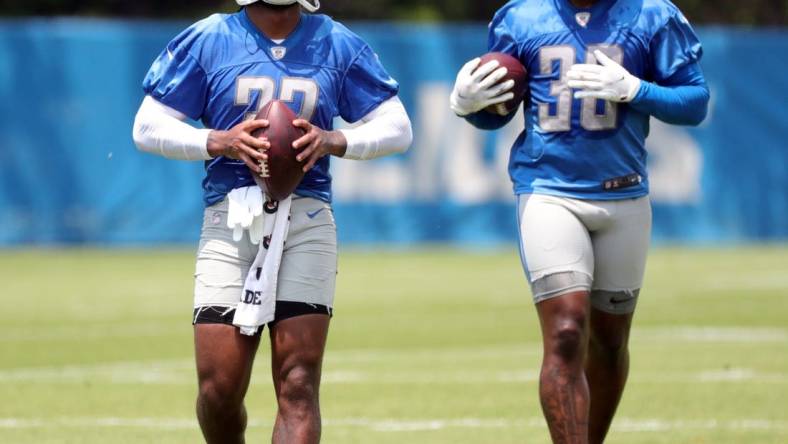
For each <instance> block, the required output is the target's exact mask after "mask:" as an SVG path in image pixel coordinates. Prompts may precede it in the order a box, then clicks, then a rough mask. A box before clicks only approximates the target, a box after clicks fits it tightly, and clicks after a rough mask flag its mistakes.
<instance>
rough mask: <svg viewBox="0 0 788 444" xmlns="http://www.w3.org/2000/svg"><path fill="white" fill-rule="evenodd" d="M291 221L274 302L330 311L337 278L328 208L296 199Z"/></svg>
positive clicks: (303, 199)
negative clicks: (316, 306) (319, 307)
mask: <svg viewBox="0 0 788 444" xmlns="http://www.w3.org/2000/svg"><path fill="white" fill-rule="evenodd" d="M290 217H291V222H290V232H289V234H288V237H287V242H286V243H285V250H284V253H283V254H282V262H281V265H280V268H279V280H278V283H277V296H276V299H277V301H290V302H299V303H306V304H312V305H318V306H321V307H327V308H328V309H330V308H331V307H333V305H334V290H335V286H336V275H337V234H336V225H335V223H334V216H333V214H332V212H331V207H330V205H329V204H327V203H326V202H322V201H320V200H317V199H312V198H297V199H294V200H293V205H292V208H291V211H290ZM329 311H330V310H329Z"/></svg>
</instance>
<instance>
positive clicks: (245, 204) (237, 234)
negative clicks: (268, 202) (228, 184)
mask: <svg viewBox="0 0 788 444" xmlns="http://www.w3.org/2000/svg"><path fill="white" fill-rule="evenodd" d="M227 199H228V200H229V203H228V208H227V228H230V229H231V230H233V240H234V241H236V242H238V241H240V240H241V238H242V237H243V232H244V230H249V239H250V240H251V241H252V243H253V244H255V245H257V244H259V243H260V240H261V239H262V238H263V193H262V191H261V190H260V188H259V187H257V186H250V187H243V188H235V189H233V190H232V191H230V192H229V193H228V194H227Z"/></svg>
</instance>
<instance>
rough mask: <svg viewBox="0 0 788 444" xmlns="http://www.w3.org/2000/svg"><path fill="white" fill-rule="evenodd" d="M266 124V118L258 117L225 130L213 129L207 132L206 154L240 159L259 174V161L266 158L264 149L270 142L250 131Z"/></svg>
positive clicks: (268, 146)
mask: <svg viewBox="0 0 788 444" xmlns="http://www.w3.org/2000/svg"><path fill="white" fill-rule="evenodd" d="M267 126H268V121H267V120H263V119H258V120H246V121H243V122H241V123H239V124H237V125H235V126H234V127H232V128H230V129H229V130H227V131H219V130H213V131H211V132H210V133H209V134H208V154H210V156H211V157H219V156H225V157H229V158H231V159H238V160H242V161H243V162H244V163H245V164H246V166H247V167H249V169H250V170H252V171H254V172H255V173H257V174H260V172H261V169H260V162H261V161H264V160H267V159H268V156H267V155H266V154H265V150H267V149H268V148H270V147H271V144H270V143H269V142H268V139H265V138H257V137H254V136H252V132H254V131H255V130H256V129H258V128H265V127H267Z"/></svg>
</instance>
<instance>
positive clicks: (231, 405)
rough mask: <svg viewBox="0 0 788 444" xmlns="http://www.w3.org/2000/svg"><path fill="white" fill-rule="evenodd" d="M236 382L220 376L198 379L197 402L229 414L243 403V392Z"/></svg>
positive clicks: (212, 409) (213, 410)
mask: <svg viewBox="0 0 788 444" xmlns="http://www.w3.org/2000/svg"><path fill="white" fill-rule="evenodd" d="M238 385H239V384H237V383H235V384H234V383H233V382H231V381H227V380H223V379H221V378H208V379H205V380H202V381H200V385H199V392H198V395H197V402H198V403H199V404H200V405H201V406H202V407H204V408H207V409H209V410H211V411H212V412H224V413H227V414H231V413H233V412H235V411H237V410H238V409H239V408H240V407H241V404H242V403H243V393H242V392H241V390H239V389H238Z"/></svg>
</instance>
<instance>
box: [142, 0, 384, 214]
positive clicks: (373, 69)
mask: <svg viewBox="0 0 788 444" xmlns="http://www.w3.org/2000/svg"><path fill="white" fill-rule="evenodd" d="M143 89H144V91H145V93H146V94H149V95H150V96H152V97H153V98H155V99H156V100H158V101H160V102H162V103H164V104H165V105H168V106H170V107H172V108H174V109H176V110H178V111H180V112H182V113H183V114H185V115H187V116H188V117H190V118H192V119H194V120H201V121H202V123H203V125H205V127H206V128H211V129H217V130H227V129H230V128H231V127H233V126H234V125H236V124H238V123H240V122H241V121H243V120H244V119H247V118H251V117H253V116H254V115H255V114H256V113H257V111H258V110H260V109H262V107H263V106H265V105H266V104H267V103H268V102H270V101H271V100H272V99H279V100H282V101H284V102H286V103H287V104H288V106H290V107H291V109H292V110H293V111H294V112H295V113H296V114H297V115H298V116H299V117H301V118H304V119H306V120H309V121H310V122H312V123H313V124H314V125H317V126H318V127H320V128H323V129H324V130H331V129H332V128H333V121H334V118H335V117H336V116H340V117H342V118H343V119H344V120H346V121H348V122H355V121H358V120H360V119H361V118H362V117H364V116H365V115H366V114H368V113H369V112H370V111H372V110H373V109H375V108H376V107H377V106H378V105H379V104H380V103H382V102H384V101H386V100H387V99H389V98H391V97H393V96H395V95H396V94H397V92H398V89H399V86H398V84H397V82H396V81H395V80H394V79H392V78H391V76H389V75H388V73H386V71H385V69H384V68H383V66H382V65H381V64H380V61H379V60H378V58H377V55H376V54H375V53H374V52H373V51H372V49H370V47H369V46H368V45H367V44H366V43H365V42H364V41H363V40H362V39H361V38H359V37H358V36H357V35H355V34H353V33H352V32H351V31H349V30H348V29H347V28H345V27H344V26H342V25H341V24H339V23H337V22H335V21H333V20H332V19H331V18H330V17H327V16H325V15H312V14H302V15H301V19H300V21H299V23H298V25H297V27H296V29H295V30H294V31H293V32H292V33H291V34H290V35H289V36H288V37H287V38H286V39H285V40H284V41H282V42H281V43H276V42H274V41H272V40H270V39H269V38H267V37H266V36H265V35H264V34H262V33H261V32H260V31H259V30H258V29H257V28H256V27H255V26H254V24H253V23H252V22H251V21H250V20H249V17H248V16H247V14H246V11H245V10H244V9H242V10H240V11H239V12H237V13H235V14H215V15H212V16H210V17H208V18H206V19H204V20H202V21H200V22H197V23H195V24H194V25H192V26H191V27H189V28H188V29H186V30H185V31H183V32H182V33H181V34H180V35H178V36H177V37H175V39H173V40H172V41H171V42H170V43H169V44H168V45H167V47H166V48H165V50H164V51H162V53H161V54H160V55H159V57H158V58H157V59H156V60H155V61H154V63H153V66H151V69H150V71H149V72H148V74H147V76H146V77H145V80H144V81H143ZM205 170H206V177H205V180H204V181H203V189H204V200H205V203H206V205H212V204H214V203H216V202H218V201H220V200H222V199H223V198H224V196H225V195H226V194H227V193H228V192H229V191H230V190H232V189H234V188H238V187H243V186H248V185H253V184H254V183H255V182H254V180H253V179H252V176H251V172H250V171H249V169H248V168H247V167H246V165H245V164H244V163H243V162H242V161H239V160H234V159H229V158H226V157H218V158H216V159H211V160H209V161H206V162H205ZM328 170H329V156H326V157H323V158H322V159H320V160H319V161H318V162H317V164H316V165H315V166H314V167H313V168H312V169H311V170H310V171H309V172H307V174H306V175H305V176H304V179H303V181H302V182H301V183H300V185H299V186H298V188H297V189H296V191H295V193H296V194H298V195H301V196H309V197H315V198H318V199H321V200H324V201H327V202H330V201H331V176H330V174H329V171H328Z"/></svg>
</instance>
